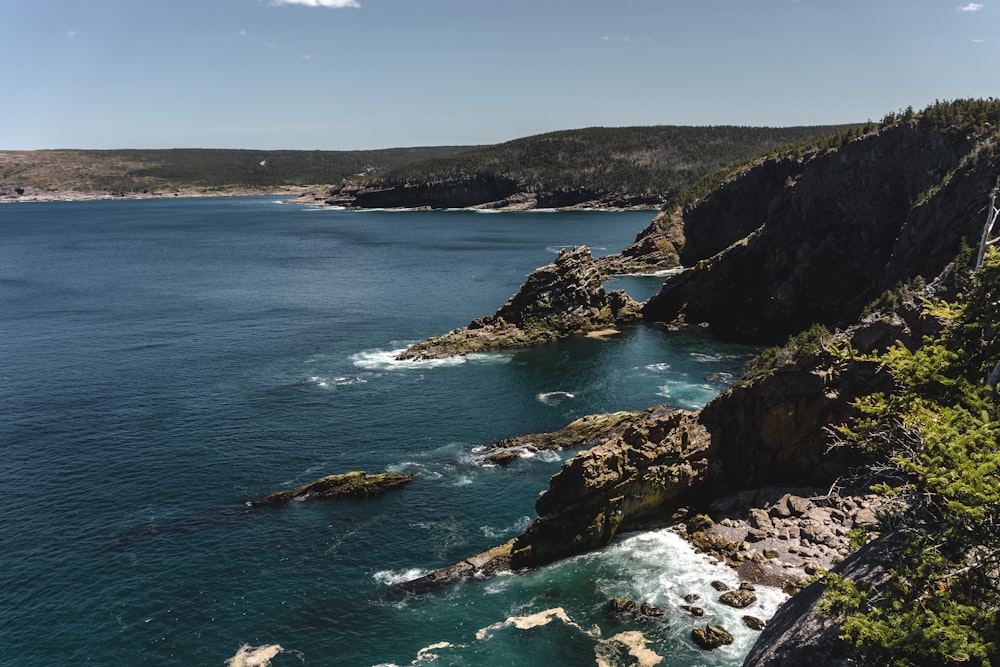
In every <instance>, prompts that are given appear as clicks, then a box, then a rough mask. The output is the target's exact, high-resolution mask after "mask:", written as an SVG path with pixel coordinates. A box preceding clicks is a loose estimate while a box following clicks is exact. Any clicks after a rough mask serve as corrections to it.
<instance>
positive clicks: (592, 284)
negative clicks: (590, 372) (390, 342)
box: [398, 247, 639, 360]
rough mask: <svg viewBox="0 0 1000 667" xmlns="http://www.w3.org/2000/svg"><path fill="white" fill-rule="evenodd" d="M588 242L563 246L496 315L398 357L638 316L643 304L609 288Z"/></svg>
mask: <svg viewBox="0 0 1000 667" xmlns="http://www.w3.org/2000/svg"><path fill="white" fill-rule="evenodd" d="M601 278H602V276H601V272H600V270H598V268H597V266H596V265H595V264H594V260H593V257H591V254H590V250H588V249H587V248H586V247H580V248H575V249H573V250H572V251H565V250H563V251H562V252H560V254H559V257H558V258H557V259H556V261H555V262H553V263H551V264H547V265H545V266H543V267H540V268H538V269H536V270H535V271H534V272H533V273H532V274H531V275H530V276H529V277H528V280H527V282H525V283H524V284H523V285H522V286H521V290H520V291H519V292H518V293H517V294H515V295H514V296H512V297H511V298H510V300H509V301H507V303H506V304H504V305H503V306H502V307H501V308H500V309H499V310H497V312H496V313H495V314H494V315H491V316H489V317H481V318H478V319H475V320H473V321H472V322H470V323H469V325H468V326H467V327H464V328H461V329H455V330H454V331H451V332H449V333H446V334H444V335H441V336H437V337H434V338H430V339H428V340H425V341H423V342H421V343H418V344H416V345H414V346H412V347H410V348H409V349H408V350H406V351H405V352H403V353H402V354H400V355H399V356H398V358H399V359H411V360H419V359H435V358H440V357H451V356H459V355H464V354H470V353H473V352H488V351H493V350H500V349H508V348H517V347H528V346H531V345H538V344H540V343H546V342H549V341H553V340H556V339H558V338H564V337H567V336H572V335H579V334H585V333H588V332H595V331H601V330H613V329H615V328H616V327H618V326H620V325H623V324H627V323H630V322H634V321H635V320H637V319H638V317H639V315H638V309H639V304H638V303H636V302H635V301H633V300H632V299H631V298H630V297H629V296H628V295H627V294H625V293H624V292H612V293H610V294H609V293H607V292H605V290H604V283H603V282H602V279H601Z"/></svg>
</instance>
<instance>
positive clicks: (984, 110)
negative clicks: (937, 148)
mask: <svg viewBox="0 0 1000 667" xmlns="http://www.w3.org/2000/svg"><path fill="white" fill-rule="evenodd" d="M909 123H918V124H920V125H923V126H926V127H933V128H936V129H939V130H947V131H954V132H968V133H982V132H985V131H987V130H989V129H990V128H996V127H997V125H998V124H1000V99H995V98H993V97H988V98H986V99H959V100H952V101H950V102H949V101H945V102H942V101H940V100H935V101H934V104H931V105H929V106H928V107H927V108H925V109H923V110H922V111H919V112H916V113H915V112H914V111H913V107H907V108H906V109H905V110H903V111H900V112H898V113H891V112H890V113H888V114H886V116H885V117H884V118H883V119H882V124H881V127H882V128H886V127H892V126H894V125H899V124H909Z"/></svg>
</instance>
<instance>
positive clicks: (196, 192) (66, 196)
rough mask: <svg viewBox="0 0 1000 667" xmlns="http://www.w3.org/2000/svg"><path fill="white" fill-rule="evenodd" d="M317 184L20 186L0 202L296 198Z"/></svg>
mask: <svg viewBox="0 0 1000 667" xmlns="http://www.w3.org/2000/svg"><path fill="white" fill-rule="evenodd" d="M315 187H316V186H289V187H283V188H268V189H266V190H258V189H253V188H225V189H207V188H197V187H180V188H171V189H169V190H148V191H145V192H113V191H109V190H83V191H82V190H43V189H39V188H23V190H24V192H23V193H17V192H7V191H0V204H16V203H19V202H21V203H26V202H54V201H111V200H125V199H175V198H176V199H192V198H205V197H271V196H273V197H289V198H293V199H292V200H291V201H294V198H295V197H299V196H301V195H303V194H304V193H306V192H309V191H311V190H314V189H315Z"/></svg>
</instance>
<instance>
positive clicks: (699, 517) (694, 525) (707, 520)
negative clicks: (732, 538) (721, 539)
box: [686, 514, 715, 533]
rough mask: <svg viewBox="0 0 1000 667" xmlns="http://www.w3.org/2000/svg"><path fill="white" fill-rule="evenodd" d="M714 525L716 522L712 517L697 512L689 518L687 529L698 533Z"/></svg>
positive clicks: (689, 531)
mask: <svg viewBox="0 0 1000 667" xmlns="http://www.w3.org/2000/svg"><path fill="white" fill-rule="evenodd" d="M714 525H715V522H714V521H712V517H710V516H708V515H707V514H696V515H695V516H693V517H691V518H690V519H688V520H687V526H686V529H687V532H688V533H697V532H698V531H699V530H705V529H707V528H711V527H712V526H714Z"/></svg>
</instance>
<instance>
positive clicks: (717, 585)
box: [711, 580, 729, 593]
mask: <svg viewBox="0 0 1000 667" xmlns="http://www.w3.org/2000/svg"><path fill="white" fill-rule="evenodd" d="M711 586H712V588H714V589H715V590H717V591H719V592H720V593H721V592H724V591H728V590H729V586H728V585H727V584H725V583H723V582H721V581H718V580H716V581H713V582H712V583H711Z"/></svg>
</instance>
